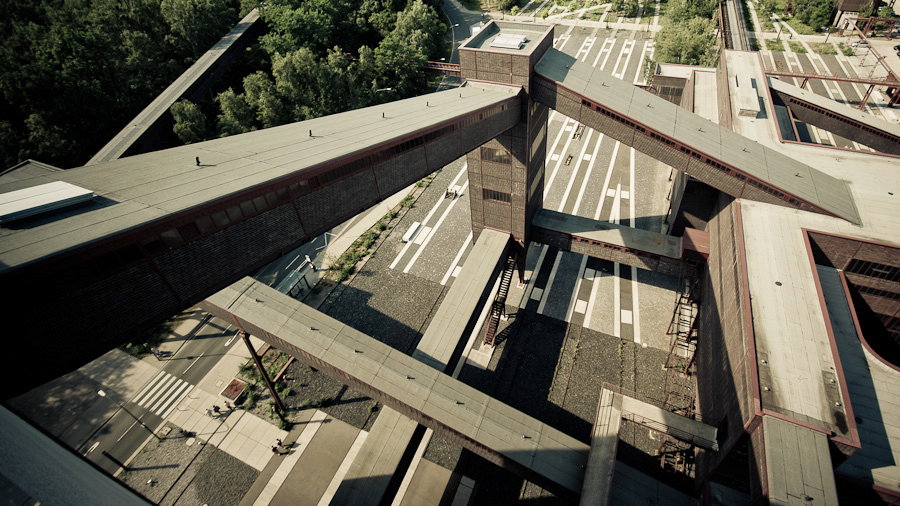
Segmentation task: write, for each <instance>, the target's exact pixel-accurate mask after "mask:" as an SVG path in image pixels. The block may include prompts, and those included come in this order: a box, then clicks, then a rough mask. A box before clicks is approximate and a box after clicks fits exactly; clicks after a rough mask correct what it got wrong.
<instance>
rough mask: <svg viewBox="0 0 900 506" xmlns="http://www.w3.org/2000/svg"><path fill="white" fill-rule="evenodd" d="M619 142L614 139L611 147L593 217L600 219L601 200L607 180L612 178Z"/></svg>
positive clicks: (604, 195)
mask: <svg viewBox="0 0 900 506" xmlns="http://www.w3.org/2000/svg"><path fill="white" fill-rule="evenodd" d="M620 144H621V142H619V141H616V144H615V146H614V147H613V152H612V157H611V158H610V159H609V168H608V169H606V179H604V180H603V189H602V190H601V191H600V202H598V203H597V211H596V212H595V213H594V219H595V220H599V219H600V213H601V212H602V211H603V201H605V200H606V190H608V189H609V180H610V178H612V172H613V167H615V165H616V156H618V154H619V145H620Z"/></svg>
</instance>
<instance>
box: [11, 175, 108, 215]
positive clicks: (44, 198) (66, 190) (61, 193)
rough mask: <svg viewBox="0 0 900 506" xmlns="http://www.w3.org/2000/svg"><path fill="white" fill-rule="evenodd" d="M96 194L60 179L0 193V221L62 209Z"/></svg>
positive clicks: (89, 198)
mask: <svg viewBox="0 0 900 506" xmlns="http://www.w3.org/2000/svg"><path fill="white" fill-rule="evenodd" d="M96 196H97V195H96V194H95V193H94V192H92V191H91V190H85V189H84V188H81V187H79V186H75V185H73V184H69V183H64V182H62V181H54V182H52V183H47V184H42V185H38V186H32V187H31V188H25V189H22V190H16V191H12V192H7V193H3V194H0V223H8V222H11V221H15V220H21V219H22V218H27V217H29V216H34V215H37V214H42V213H46V212H49V211H54V210H57V209H62V208H65V207H69V206H73V205H75V204H78V203H81V202H85V201H88V200H91V199H92V198H94V197H96Z"/></svg>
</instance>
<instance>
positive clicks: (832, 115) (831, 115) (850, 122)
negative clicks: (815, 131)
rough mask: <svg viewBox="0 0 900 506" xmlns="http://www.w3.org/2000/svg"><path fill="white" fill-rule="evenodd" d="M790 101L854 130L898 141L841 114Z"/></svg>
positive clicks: (791, 99)
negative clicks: (857, 129)
mask: <svg viewBox="0 0 900 506" xmlns="http://www.w3.org/2000/svg"><path fill="white" fill-rule="evenodd" d="M788 101H789V102H790V103H791V104H792V105H799V106H800V107H803V108H805V109H809V110H810V111H815V112H817V113H819V114H821V115H823V116H827V117H829V118H831V119H836V120H838V121H840V122H842V123H846V124H848V125H851V126H853V127H854V128H859V129H860V130H864V131H866V132H869V133H870V134H872V135H877V136H879V137H883V138H885V139H888V140H890V141H896V140H897V138H896V137H895V136H893V135H889V134H887V133H885V132H884V131H882V130H878V129H875V128H872V127H868V126H866V125H863V124H862V123H860V122H858V121H853V120H851V119H848V118H847V117H845V116H841V115H840V114H835V113H833V112H830V111H826V110H825V109H822V108H821V107H816V106H814V105H812V104H808V103H806V102H803V101H800V100H797V99H795V98H794V97H788Z"/></svg>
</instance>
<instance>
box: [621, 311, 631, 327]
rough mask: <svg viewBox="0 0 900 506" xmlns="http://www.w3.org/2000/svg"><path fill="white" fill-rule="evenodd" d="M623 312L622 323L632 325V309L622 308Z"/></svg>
mask: <svg viewBox="0 0 900 506" xmlns="http://www.w3.org/2000/svg"><path fill="white" fill-rule="evenodd" d="M620 311H621V313H622V316H621V317H622V323H624V324H627V325H630V324H631V310H630V309H622V310H620Z"/></svg>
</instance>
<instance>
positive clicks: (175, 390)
mask: <svg viewBox="0 0 900 506" xmlns="http://www.w3.org/2000/svg"><path fill="white" fill-rule="evenodd" d="M187 386H189V384H188V382H186V381H183V380H180V379H179V380H178V381H176V382H175V383H173V384H172V388H170V389H169V390H168V391H167V392H166V395H164V396H162V397H160V399H159V400H158V401H156V402H155V403H154V404H153V406H150V407H148V408H147V411H152V412H154V413H156V411H157V410H158V411H159V413H162V411H163V406H165V405H167V404H166V401H171V400H172V398H174V397H178V394H180V393H181V391H182V390H184V389H185V388H186V387H187ZM159 413H156V414H157V415H159Z"/></svg>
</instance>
